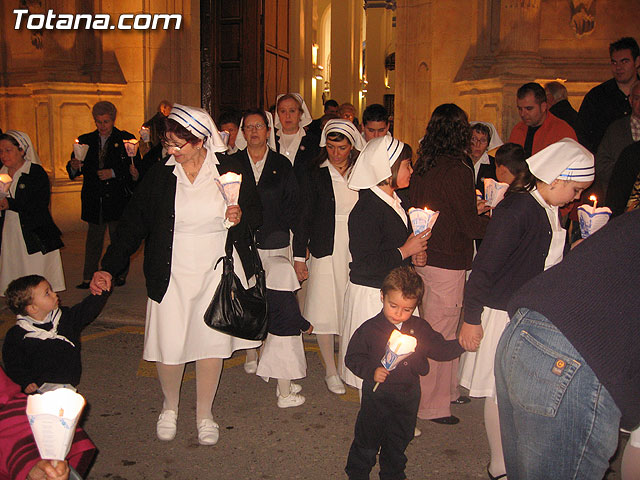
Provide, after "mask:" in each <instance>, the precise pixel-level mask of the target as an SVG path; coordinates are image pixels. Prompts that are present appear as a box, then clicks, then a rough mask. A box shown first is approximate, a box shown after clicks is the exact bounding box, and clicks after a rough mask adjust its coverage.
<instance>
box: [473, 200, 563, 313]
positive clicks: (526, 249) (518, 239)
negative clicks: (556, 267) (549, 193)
mask: <svg viewBox="0 0 640 480" xmlns="http://www.w3.org/2000/svg"><path fill="white" fill-rule="evenodd" d="M551 236H552V232H551V225H550V224H549V218H548V217H547V213H546V211H545V209H544V207H543V206H542V205H540V204H539V203H538V202H537V201H536V199H535V198H533V197H532V196H531V194H529V193H512V194H510V195H508V196H507V197H506V198H505V199H504V200H502V201H501V202H500V203H499V204H498V206H497V207H496V208H495V210H494V211H493V218H492V219H491V221H490V222H489V226H488V227H487V232H486V234H485V236H484V240H482V245H481V246H480V250H478V254H477V255H476V258H475V259H474V260H473V266H472V269H471V276H470V277H469V281H468V282H467V285H466V287H465V290H464V321H465V322H466V323H469V324H472V325H480V316H481V314H482V308H483V307H484V306H487V307H491V308H495V309H497V310H506V309H507V303H508V302H509V299H510V298H511V296H512V295H513V294H514V293H515V291H516V290H518V288H520V287H521V286H522V285H524V284H525V283H526V282H528V281H529V280H531V279H532V278H533V277H535V276H536V275H538V274H539V273H541V272H543V271H544V263H545V260H546V258H547V254H548V252H549V246H550V245H551Z"/></svg>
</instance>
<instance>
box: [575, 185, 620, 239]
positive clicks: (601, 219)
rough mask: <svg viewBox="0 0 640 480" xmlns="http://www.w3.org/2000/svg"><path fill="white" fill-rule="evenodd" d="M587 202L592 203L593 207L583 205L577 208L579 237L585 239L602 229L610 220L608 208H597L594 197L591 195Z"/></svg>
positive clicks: (596, 200) (596, 201)
mask: <svg viewBox="0 0 640 480" xmlns="http://www.w3.org/2000/svg"><path fill="white" fill-rule="evenodd" d="M589 200H591V201H592V202H593V206H591V205H589V204H586V203H585V204H584V205H580V206H579V207H578V219H579V220H580V235H581V236H582V238H587V237H588V236H589V235H592V234H593V233H595V232H597V231H598V230H600V229H601V228H602V227H604V226H605V225H606V224H607V222H608V221H609V218H611V213H612V212H611V209H609V208H608V207H600V208H598V199H597V198H596V196H595V195H591V196H590V197H589Z"/></svg>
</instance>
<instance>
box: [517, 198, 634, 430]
mask: <svg viewBox="0 0 640 480" xmlns="http://www.w3.org/2000/svg"><path fill="white" fill-rule="evenodd" d="M638 245H640V210H635V211H633V212H629V213H625V214H624V215H621V216H620V217H618V218H614V219H612V220H611V221H610V222H609V223H607V225H605V226H604V227H603V228H602V229H600V230H598V231H597V232H596V233H594V234H593V235H591V236H590V237H589V238H587V239H586V240H585V241H584V242H582V243H581V244H580V245H578V246H577V247H576V248H574V249H573V250H571V252H569V253H568V254H567V255H566V257H565V258H564V260H562V262H560V263H559V264H558V265H555V266H554V267H551V268H550V269H548V270H547V271H545V272H544V273H541V274H540V275H538V276H537V277H535V278H534V279H533V280H531V281H530V282H528V283H526V284H525V285H524V286H523V287H522V288H521V289H520V290H519V291H518V292H516V293H515V295H514V296H513V297H512V298H511V301H510V302H509V306H508V311H509V315H511V316H513V315H514V314H515V312H516V311H517V309H518V308H520V307H525V308H529V309H531V310H534V311H536V312H539V313H541V314H542V315H544V316H545V317H546V318H547V319H548V320H549V321H551V322H552V323H553V324H554V325H555V326H556V327H558V329H559V330H560V331H561V332H562V334H563V335H564V336H565V337H566V338H567V340H569V341H570V342H571V344H572V345H573V346H574V347H575V349H576V350H577V351H578V352H579V353H580V355H582V357H584V359H585V360H586V362H587V364H588V365H589V367H591V369H592V370H593V372H594V373H595V374H596V375H597V377H598V379H599V380H600V381H601V382H602V383H603V385H604V386H605V387H606V388H607V390H608V391H609V393H610V394H611V396H612V397H613V399H614V401H615V402H616V405H617V406H618V408H620V411H621V412H622V419H621V426H622V427H623V428H626V429H629V430H633V429H634V428H635V427H637V426H638V424H639V423H640V402H639V401H638V399H639V398H640V368H638V366H639V365H640V329H639V328H638V312H639V311H640V295H638V275H639V272H640V249H639V248H638Z"/></svg>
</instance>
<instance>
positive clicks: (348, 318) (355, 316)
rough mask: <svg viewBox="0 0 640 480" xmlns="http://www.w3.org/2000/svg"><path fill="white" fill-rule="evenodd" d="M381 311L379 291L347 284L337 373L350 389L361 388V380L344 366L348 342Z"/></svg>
mask: <svg viewBox="0 0 640 480" xmlns="http://www.w3.org/2000/svg"><path fill="white" fill-rule="evenodd" d="M381 310H382V301H381V300H380V289H379V288H373V287H365V286H364V285H356V284H355V283H351V282H349V283H348V285H347V292H346V294H345V298H344V320H345V322H344V328H343V329H342V336H341V337H340V350H339V352H338V373H339V374H340V377H341V378H342V380H344V382H345V383H346V384H348V385H351V386H352V387H356V388H362V379H361V378H360V377H358V376H356V375H355V374H354V373H353V372H352V371H351V370H349V369H348V368H347V366H346V365H345V364H344V357H345V355H346V354H347V348H348V347H349V341H350V340H351V337H352V336H353V334H354V332H355V331H356V330H357V329H358V327H360V325H362V324H363V323H364V322H366V321H367V320H369V319H370V318H373V317H375V316H376V315H377V314H379V313H380V311H381Z"/></svg>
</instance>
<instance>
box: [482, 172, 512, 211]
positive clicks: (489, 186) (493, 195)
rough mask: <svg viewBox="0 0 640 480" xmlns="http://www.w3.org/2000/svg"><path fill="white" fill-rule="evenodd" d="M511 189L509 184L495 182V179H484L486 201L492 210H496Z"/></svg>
mask: <svg viewBox="0 0 640 480" xmlns="http://www.w3.org/2000/svg"><path fill="white" fill-rule="evenodd" d="M508 189H509V184H508V183H501V182H497V181H495V180H494V179H493V178H485V179H484V199H485V200H486V201H487V205H489V207H490V208H495V207H497V206H498V204H499V203H500V202H501V201H502V199H503V198H504V194H505V193H507V190H508Z"/></svg>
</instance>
